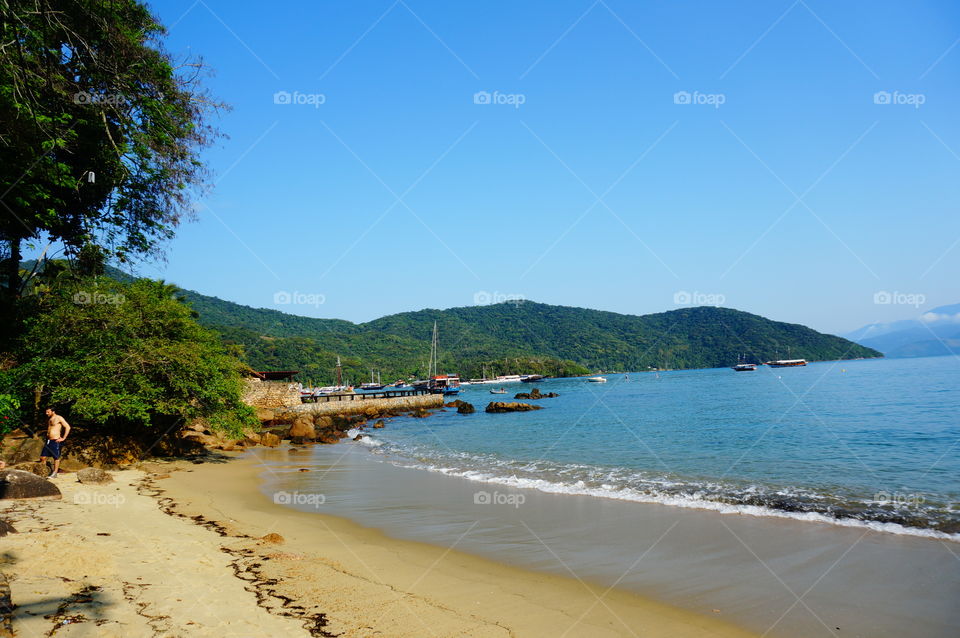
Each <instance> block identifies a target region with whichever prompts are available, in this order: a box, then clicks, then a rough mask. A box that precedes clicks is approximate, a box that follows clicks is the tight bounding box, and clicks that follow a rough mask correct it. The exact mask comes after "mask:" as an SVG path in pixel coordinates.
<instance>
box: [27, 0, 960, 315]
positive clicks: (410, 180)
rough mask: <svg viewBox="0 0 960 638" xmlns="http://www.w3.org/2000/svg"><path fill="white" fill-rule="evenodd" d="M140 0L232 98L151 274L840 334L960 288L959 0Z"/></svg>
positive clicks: (359, 295)
mask: <svg viewBox="0 0 960 638" xmlns="http://www.w3.org/2000/svg"><path fill="white" fill-rule="evenodd" d="M152 7H153V9H154V11H155V12H156V13H157V14H158V16H159V17H160V19H161V22H163V23H164V24H166V25H167V26H168V28H169V32H170V34H169V39H168V41H167V46H168V48H169V49H170V50H171V51H172V52H173V53H174V54H181V55H186V54H187V53H191V54H195V55H197V54H199V55H202V56H203V57H204V59H205V61H206V62H207V63H208V64H209V65H210V66H211V67H212V68H213V69H214V70H215V71H216V75H215V76H214V77H213V78H211V79H210V80H209V82H208V84H209V87H210V89H211V92H212V93H213V95H214V96H215V97H217V98H219V99H222V100H224V101H226V102H227V103H229V104H231V105H232V107H233V110H232V111H231V112H229V113H226V114H224V116H223V117H222V118H221V120H220V122H219V126H220V128H221V129H223V130H224V131H225V132H227V134H228V135H229V136H230V138H229V139H226V140H223V142H222V143H221V144H220V145H219V146H218V147H217V148H214V149H212V150H211V151H210V152H209V153H208V157H209V159H210V163H211V166H212V167H213V169H214V171H215V174H216V181H217V183H216V187H215V189H214V191H213V192H212V193H211V195H210V196H209V197H208V198H207V199H204V200H202V201H200V202H198V203H197V213H198V218H199V219H198V221H196V222H195V223H186V224H184V225H182V226H181V227H180V229H179V231H178V233H177V237H176V238H175V239H174V240H173V241H172V243H171V244H170V245H169V251H168V263H167V264H166V265H163V264H144V265H141V266H140V267H138V268H137V269H136V272H137V274H140V275H143V276H152V277H158V278H164V279H166V280H168V281H172V282H175V283H177V284H178V285H180V286H182V287H184V288H189V289H193V290H196V291H198V292H201V293H203V294H207V295H212V296H217V297H220V298H223V299H227V300H230V301H235V302H237V303H242V304H245V305H250V306H253V307H267V308H275V309H277V310H282V311H285V312H290V313H293V314H300V315H306V316H315V317H331V318H341V319H348V320H351V321H355V322H362V321H368V320H371V319H374V318H377V317H380V316H384V315H389V314H393V313H396V312H404V311H412V310H419V309H422V308H448V307H456V306H464V305H471V304H474V303H485V302H495V301H498V300H503V299H507V298H511V297H521V298H526V299H531V300H536V301H539V302H542V303H549V304H556V305H564V306H577V307H586V308H594V309H598V310H609V311H614V312H619V313H625V314H636V315H642V314H648V313H653V312H662V311H666V310H671V309H674V308H678V307H684V306H686V305H722V306H725V307H730V308H736V309H739V310H744V311H747V312H751V313H755V314H758V315H762V316H764V317H768V318H771V319H774V320H778V321H786V322H790V323H801V324H804V325H808V326H810V327H813V328H815V329H817V330H820V331H823V332H828V333H833V334H839V333H845V332H848V331H851V330H854V329H856V328H858V327H860V326H862V325H865V324H869V323H872V322H886V321H893V320H897V319H910V318H915V317H917V316H919V315H920V314H921V313H922V312H923V311H925V310H929V309H931V308H934V307H937V306H941V305H946V304H953V303H957V302H958V301H960V291H958V289H957V286H956V277H955V274H956V272H958V271H960V248H958V244H960V215H958V214H957V211H958V209H960V190H958V184H960V180H957V176H958V172H960V123H958V121H957V118H956V113H957V112H958V106H960V84H958V83H957V81H956V80H957V78H958V72H960V46H957V45H958V42H960V40H958V37H960V19H958V18H960V7H958V6H957V5H956V4H955V3H950V2H945V1H944V2H933V1H931V2H923V3H915V4H911V5H909V6H907V5H899V4H898V5H880V6H878V5H876V4H874V3H867V2H854V3H844V4H843V5H842V6H836V5H834V4H832V3H827V2H814V1H803V0H798V1H791V0H785V1H782V2H773V3H753V4H749V5H740V6H735V7H733V6H730V7H728V6H720V5H716V4H715V3H708V2H695V3H685V4H683V5H659V4H657V5H653V4H649V3H644V4H642V5H636V4H633V3H627V2H618V1H615V0H597V1H595V2H592V1H586V0H581V1H577V2H573V1H570V2H556V3H524V4H523V5H520V6H516V5H513V4H511V3H493V4H490V3H484V4H482V5H481V4H462V3H457V4H455V5H448V4H445V3H439V2H435V1H432V0H431V1H426V0H424V1H413V0H410V1H407V0H397V1H395V2H393V1H384V2H375V3H362V4H354V3H323V4H315V3H308V2H292V3H287V4H283V5H277V6H275V7H272V8H271V11H270V12H264V11H259V10H258V11H251V10H250V7H249V6H246V5H244V4H242V3H240V4H235V3H228V2H222V1H215V0H197V1H194V0H182V1H181V0H164V1H162V2H154V3H152ZM28 256H35V253H34V255H28ZM284 293H286V294H287V297H284ZM884 294H886V296H884ZM298 295H299V296H298ZM284 299H289V300H291V301H296V300H297V299H300V300H303V302H302V303H283V301H284ZM885 300H886V301H885Z"/></svg>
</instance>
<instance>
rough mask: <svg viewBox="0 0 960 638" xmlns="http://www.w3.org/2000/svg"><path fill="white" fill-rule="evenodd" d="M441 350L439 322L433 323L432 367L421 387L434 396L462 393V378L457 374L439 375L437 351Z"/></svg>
mask: <svg viewBox="0 0 960 638" xmlns="http://www.w3.org/2000/svg"><path fill="white" fill-rule="evenodd" d="M439 348H440V338H439V336H438V333H437V322H436V321H434V322H433V341H432V343H431V344H430V367H429V370H428V371H427V381H426V383H425V384H423V385H421V387H426V389H428V390H429V391H430V392H431V393H432V394H443V395H448V396H449V395H453V394H459V393H460V376H459V375H456V374H439V373H438V371H437V351H438V350H439Z"/></svg>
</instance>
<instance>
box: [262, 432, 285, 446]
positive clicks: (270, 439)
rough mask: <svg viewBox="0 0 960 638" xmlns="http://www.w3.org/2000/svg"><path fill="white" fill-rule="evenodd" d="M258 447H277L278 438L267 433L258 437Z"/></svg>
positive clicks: (278, 443)
mask: <svg viewBox="0 0 960 638" xmlns="http://www.w3.org/2000/svg"><path fill="white" fill-rule="evenodd" d="M260 445H264V446H266V447H277V446H278V445H280V437H279V436H277V435H276V434H274V433H273V432H267V433H265V434H263V435H261V436H260Z"/></svg>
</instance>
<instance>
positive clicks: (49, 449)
mask: <svg viewBox="0 0 960 638" xmlns="http://www.w3.org/2000/svg"><path fill="white" fill-rule="evenodd" d="M34 449H36V448H34ZM40 456H49V457H52V458H55V459H59V458H60V441H53V440H51V439H47V442H46V443H44V444H43V450H41V451H40Z"/></svg>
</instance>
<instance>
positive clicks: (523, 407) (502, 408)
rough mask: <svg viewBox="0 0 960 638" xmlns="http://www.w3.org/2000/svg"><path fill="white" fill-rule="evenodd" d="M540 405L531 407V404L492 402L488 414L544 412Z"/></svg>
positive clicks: (488, 407)
mask: <svg viewBox="0 0 960 638" xmlns="http://www.w3.org/2000/svg"><path fill="white" fill-rule="evenodd" d="M542 409H543V408H541V407H540V406H539V405H531V404H529V403H515V402H514V403H507V402H505V401H491V402H490V403H489V404H488V405H487V409H486V411H487V412H491V413H498V412H529V411H530V410H542Z"/></svg>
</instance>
